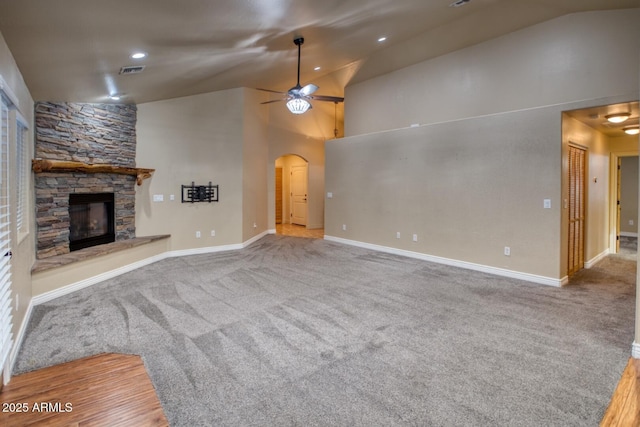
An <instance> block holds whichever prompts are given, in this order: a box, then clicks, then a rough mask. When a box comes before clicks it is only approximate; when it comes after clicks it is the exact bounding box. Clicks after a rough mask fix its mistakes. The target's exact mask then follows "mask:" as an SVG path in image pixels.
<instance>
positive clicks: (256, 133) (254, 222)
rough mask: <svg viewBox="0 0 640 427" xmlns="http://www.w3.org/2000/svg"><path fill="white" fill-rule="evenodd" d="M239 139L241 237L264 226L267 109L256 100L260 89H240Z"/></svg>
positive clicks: (263, 96)
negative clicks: (241, 96) (240, 115)
mask: <svg viewBox="0 0 640 427" xmlns="http://www.w3.org/2000/svg"><path fill="white" fill-rule="evenodd" d="M243 95H244V97H243V98H244V100H243V101H244V113H243V115H242V119H243V141H242V164H240V165H238V167H240V168H242V241H243V242H246V241H247V240H250V239H251V238H253V237H255V236H257V235H258V234H260V233H263V232H265V231H266V230H267V181H266V176H267V157H268V154H269V145H268V141H267V120H268V117H269V115H268V111H267V109H266V108H264V106H263V105H260V102H262V101H263V100H265V99H266V94H265V93H264V92H259V91H257V90H254V89H246V88H245V89H243Z"/></svg>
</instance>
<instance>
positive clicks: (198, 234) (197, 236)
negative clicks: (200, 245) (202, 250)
mask: <svg viewBox="0 0 640 427" xmlns="http://www.w3.org/2000/svg"><path fill="white" fill-rule="evenodd" d="M201 236H202V234H200V232H199V231H196V238H197V239H199V238H200V237H201Z"/></svg>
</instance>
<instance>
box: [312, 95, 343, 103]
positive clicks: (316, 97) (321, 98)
mask: <svg viewBox="0 0 640 427" xmlns="http://www.w3.org/2000/svg"><path fill="white" fill-rule="evenodd" d="M309 98H311V99H313V100H314V101H328V102H344V98H341V97H339V96H326V95H312V96H310V97H309Z"/></svg>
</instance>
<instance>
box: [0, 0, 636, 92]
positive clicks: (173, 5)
mask: <svg viewBox="0 0 640 427" xmlns="http://www.w3.org/2000/svg"><path fill="white" fill-rule="evenodd" d="M452 2H453V0H322V1H320V0H208V1H207V0H64V1H52V0H20V1H18V0H15V1H8V0H4V1H1V2H0V33H2V36H3V37H4V39H5V41H6V43H7V45H8V46H9V49H10V50H11V52H12V54H13V56H14V58H15V60H16V62H17V64H18V67H19V68H20V71H21V73H22V75H23V77H24V79H25V81H26V83H27V86H28V87H29V90H30V91H31V94H32V96H33V97H34V99H35V100H36V101H38V100H47V101H76V102H104V101H107V100H108V99H107V95H108V94H109V93H114V92H118V93H123V94H125V97H124V98H123V100H122V101H120V102H134V103H143V102H148V101H153V100H158V99H166V98H174V97H178V96H185V95H192V94H196V93H203V92H211V91H215V90H222V89H227V88H232V87H241V86H245V87H262V88H269V89H275V90H281V91H286V90H287V89H289V88H290V87H291V86H293V85H294V84H295V78H296V60H297V51H296V47H295V46H294V44H293V38H294V36H298V35H300V36H303V37H304V38H305V43H304V46H303V48H302V77H301V81H302V84H303V85H304V84H305V82H310V81H313V80H317V79H319V78H320V77H321V76H323V75H326V74H328V73H331V72H334V71H336V70H340V69H343V70H344V69H345V68H348V69H350V70H353V72H350V73H348V75H349V78H348V81H344V82H342V83H341V86H342V87H340V88H338V89H337V90H334V92H340V93H324V92H323V91H322V90H320V91H319V92H318V93H323V94H325V95H342V91H343V89H344V85H346V84H348V83H351V82H357V81H362V80H365V79H368V78H371V77H374V76H377V75H381V74H384V73H387V72H389V71H391V70H393V69H397V68H401V67H404V66H407V65H410V64H413V63H416V62H419V61H422V60H425V59H427V58H430V57H434V56H437V55H441V54H443V53H446V52H450V51H453V50H456V49H460V48H462V47H465V46H469V45H472V44H475V43H479V42H481V41H484V40H487V39H489V38H493V37H497V36H500V35H502V34H505V33H508V32H511V31H514V30H517V29H519V28H523V27H526V26H529V25H533V24H536V23H538V22H542V21H545V20H548V19H552V18H554V17H557V16H560V15H563V14H567V13H572V12H578V11H587V10H599V9H619V8H637V7H640V0H472V1H471V2H469V3H468V4H467V5H465V6H463V7H458V8H455V7H449V4H450V3H452ZM383 35H384V36H387V38H388V39H387V41H386V42H384V43H378V42H377V39H378V37H380V36H383ZM137 50H142V51H145V52H147V53H148V54H149V56H148V57H147V58H146V59H144V60H141V61H136V60H133V59H130V58H129V55H130V54H131V53H133V52H134V51H137ZM139 64H140V65H145V66H146V68H145V70H144V72H143V73H141V74H136V75H128V76H123V75H119V74H118V72H119V70H120V68H121V67H123V66H127V65H139ZM315 66H320V67H322V69H321V70H320V71H317V72H314V71H313V67H315Z"/></svg>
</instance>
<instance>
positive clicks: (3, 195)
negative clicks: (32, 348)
mask: <svg viewBox="0 0 640 427" xmlns="http://www.w3.org/2000/svg"><path fill="white" fill-rule="evenodd" d="M17 106H18V101H17V98H16V96H15V95H14V94H13V92H11V90H10V89H9V88H8V86H7V84H6V83H5V81H4V79H3V78H2V76H0V368H1V369H2V371H3V374H4V375H3V381H4V383H5V384H6V383H8V382H9V379H10V378H11V360H10V357H9V355H10V353H11V350H12V348H13V304H12V302H13V300H12V298H11V293H12V287H11V205H10V200H9V191H10V187H9V166H10V162H9V158H10V157H9V154H10V153H9V135H10V132H9V110H11V109H15V108H17Z"/></svg>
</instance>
